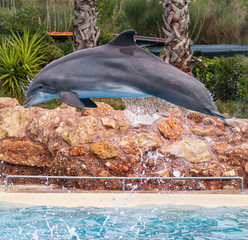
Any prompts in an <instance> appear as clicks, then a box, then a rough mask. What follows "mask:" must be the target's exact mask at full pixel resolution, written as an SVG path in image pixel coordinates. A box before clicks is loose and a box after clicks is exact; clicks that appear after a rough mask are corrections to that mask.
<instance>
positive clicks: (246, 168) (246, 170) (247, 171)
mask: <svg viewBox="0 0 248 240" xmlns="http://www.w3.org/2000/svg"><path fill="white" fill-rule="evenodd" d="M245 172H246V173H247V174H248V163H246V164H245Z"/></svg>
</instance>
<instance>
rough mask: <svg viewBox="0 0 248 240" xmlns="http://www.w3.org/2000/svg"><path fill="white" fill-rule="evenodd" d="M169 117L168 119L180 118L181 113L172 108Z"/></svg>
mask: <svg viewBox="0 0 248 240" xmlns="http://www.w3.org/2000/svg"><path fill="white" fill-rule="evenodd" d="M169 116H170V117H180V116H181V112H180V111H179V109H178V108H177V107H174V108H172V109H170V111H169Z"/></svg>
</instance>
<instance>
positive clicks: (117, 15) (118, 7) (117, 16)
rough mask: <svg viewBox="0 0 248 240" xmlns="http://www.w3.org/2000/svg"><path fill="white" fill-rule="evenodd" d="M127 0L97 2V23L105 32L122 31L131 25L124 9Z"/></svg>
mask: <svg viewBox="0 0 248 240" xmlns="http://www.w3.org/2000/svg"><path fill="white" fill-rule="evenodd" d="M125 1H126V0H100V1H98V2H97V11H98V12H99V17H98V19H97V25H98V26H99V27H100V29H101V30H103V31H104V32H109V33H120V32H122V31H124V30H126V29H130V28H131V26H130V24H129V22H128V20H127V18H126V15H125V13H124V11H123V6H124V4H125Z"/></svg>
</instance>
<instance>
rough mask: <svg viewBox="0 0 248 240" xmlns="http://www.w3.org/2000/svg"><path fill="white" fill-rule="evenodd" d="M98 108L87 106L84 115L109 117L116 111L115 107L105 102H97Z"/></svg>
mask: <svg viewBox="0 0 248 240" xmlns="http://www.w3.org/2000/svg"><path fill="white" fill-rule="evenodd" d="M95 103H96V105H97V108H85V111H83V112H82V114H83V116H98V117H107V116H110V115H112V114H113V113H114V109H113V108H112V107H111V106H110V105H108V104H106V103H103V102H95Z"/></svg>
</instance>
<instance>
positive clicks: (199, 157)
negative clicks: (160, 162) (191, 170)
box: [162, 139, 211, 163]
mask: <svg viewBox="0 0 248 240" xmlns="http://www.w3.org/2000/svg"><path fill="white" fill-rule="evenodd" d="M162 153H163V154H165V153H167V154H169V155H171V156H173V157H175V158H185V159H187V160H188V161H190V162H192V163H198V162H207V161H210V160H211V154H210V152H209V150H208V147H207V145H206V143H205V142H204V141H203V140H193V139H191V140H183V141H179V142H175V143H173V144H171V145H169V146H167V147H166V148H165V149H162Z"/></svg>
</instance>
